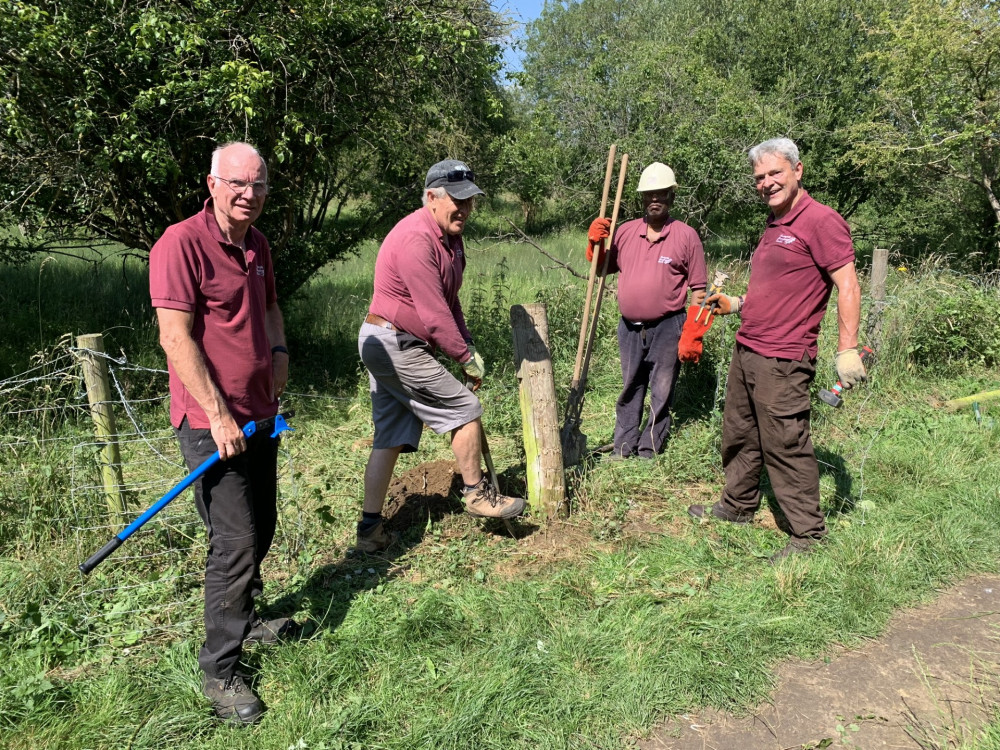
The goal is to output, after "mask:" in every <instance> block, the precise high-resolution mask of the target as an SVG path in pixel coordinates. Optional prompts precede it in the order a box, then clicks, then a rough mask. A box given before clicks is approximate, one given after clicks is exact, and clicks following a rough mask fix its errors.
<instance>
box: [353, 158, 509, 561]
mask: <svg viewBox="0 0 1000 750" xmlns="http://www.w3.org/2000/svg"><path fill="white" fill-rule="evenodd" d="M474 180H475V175H473V173H472V171H471V170H470V169H469V167H468V166H466V165H465V164H464V163H463V162H460V161H456V160H454V159H446V160H445V161H441V162H438V163H437V164H435V165H434V166H432V167H431V168H430V169H429V170H428V172H427V177H426V179H425V180H424V191H423V203H424V205H423V207H422V208H419V209H417V210H416V211H414V212H413V213H411V214H410V215H409V216H406V217H405V218H403V219H402V220H400V222H399V223H398V224H396V226H395V227H393V229H392V231H390V232H389V234H388V235H387V236H386V238H385V240H384V241H383V242H382V246H381V247H380V248H379V251H378V257H377V258H376V260H375V291H374V294H373V296H372V301H371V305H370V306H369V308H368V315H367V317H366V318H365V320H364V323H362V325H361V330H360V332H359V334H358V350H359V352H360V354H361V360H362V362H364V364H365V367H366V368H367V369H368V377H369V386H370V390H371V398H372V420H373V421H374V423H375V437H374V439H373V441H372V452H371V455H370V456H369V458H368V465H367V466H366V467H365V499H364V506H363V508H362V518H361V521H360V522H359V523H358V537H357V549H358V550H359V551H361V552H366V553H367V552H377V551H379V550H383V549H385V548H387V547H389V546H390V545H391V544H392V543H393V542H394V541H395V540H396V539H397V538H398V534H397V533H395V532H389V531H387V530H386V529H385V527H384V525H383V520H382V505H383V503H384V501H385V494H386V491H387V490H388V488H389V482H390V480H391V479H392V472H393V469H394V468H395V466H396V460H397V459H398V458H399V454H400V453H410V452H413V451H415V450H416V449H417V446H418V445H419V443H420V434H421V432H422V431H423V426H424V425H425V424H426V425H427V426H428V427H430V428H431V429H432V430H434V432H436V433H438V434H439V435H440V434H443V433H446V432H450V433H451V436H452V442H451V447H452V450H453V451H454V453H455V460H456V462H457V463H458V467H459V470H460V471H461V474H462V481H463V482H464V483H465V488H464V492H463V496H464V497H463V500H464V502H465V509H466V512H468V513H469V514H471V515H473V516H478V517H487V518H513V517H514V516H517V515H520V514H521V512H522V511H523V510H524V500H523V499H521V498H515V497H507V496H505V495H501V494H499V493H498V492H496V490H495V489H494V488H493V486H492V485H491V484H490V482H489V480H488V479H487V478H486V477H485V476H484V475H483V471H482V465H481V458H480V457H481V455H482V445H481V441H480V430H481V429H482V428H481V426H480V417H481V416H482V413H483V407H482V405H481V404H480V403H479V399H478V398H477V397H476V395H475V394H474V393H473V392H472V390H470V389H469V388H466V387H465V386H463V385H462V383H460V382H459V381H458V380H457V379H456V378H455V377H454V376H453V375H452V374H451V373H450V372H448V370H446V369H445V368H444V367H443V366H442V365H441V363H440V362H438V361H437V359H435V357H434V354H435V352H436V351H437V350H438V349H440V350H441V351H442V352H444V354H446V355H447V356H448V357H450V358H451V359H453V360H455V361H456V362H458V363H459V364H460V365H461V367H462V370H463V371H464V373H465V376H466V378H467V379H468V380H469V381H470V382H476V383H478V382H479V381H481V380H482V377H483V359H482V357H481V356H480V355H479V353H478V352H477V351H476V347H475V346H474V345H473V343H472V334H470V333H469V329H468V328H467V327H466V324H465V315H464V314H463V313H462V305H461V303H460V302H459V299H458V290H459V289H460V288H461V286H462V274H463V272H464V270H465V247H464V245H463V244H462V232H463V231H464V230H465V222H466V221H467V220H468V218H469V214H470V213H471V212H472V209H473V204H474V201H475V197H476V196H477V195H482V194H483V191H482V190H480V189H479V188H478V187H477V186H476V184H475V182H474Z"/></svg>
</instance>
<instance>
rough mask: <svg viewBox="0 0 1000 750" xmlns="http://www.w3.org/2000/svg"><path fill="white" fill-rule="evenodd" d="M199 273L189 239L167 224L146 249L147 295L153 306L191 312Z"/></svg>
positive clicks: (194, 301)
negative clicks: (160, 234) (147, 251)
mask: <svg viewBox="0 0 1000 750" xmlns="http://www.w3.org/2000/svg"><path fill="white" fill-rule="evenodd" d="M199 276H200V271H199V269H198V264H197V261H196V260H195V254H194V253H193V252H192V248H191V246H190V242H189V241H187V240H186V239H185V238H184V237H183V236H178V232H177V231H176V230H174V228H173V227H168V228H167V231H166V232H164V233H163V236H162V237H160V239H159V240H157V241H156V244H155V245H153V248H152V249H151V250H150V251H149V296H150V299H151V300H152V305H153V307H163V308H166V309H170V310H181V311H184V312H192V311H193V310H194V309H195V304H196V300H197V299H198V279H199Z"/></svg>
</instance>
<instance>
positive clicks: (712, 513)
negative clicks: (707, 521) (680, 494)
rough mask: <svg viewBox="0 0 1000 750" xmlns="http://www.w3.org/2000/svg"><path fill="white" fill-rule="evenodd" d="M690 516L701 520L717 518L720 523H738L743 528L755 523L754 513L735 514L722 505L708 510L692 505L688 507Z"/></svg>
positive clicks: (716, 505) (717, 504) (701, 506)
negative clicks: (752, 522)
mask: <svg viewBox="0 0 1000 750" xmlns="http://www.w3.org/2000/svg"><path fill="white" fill-rule="evenodd" d="M688 515H689V516H691V517H692V518H697V519H699V520H702V519H704V518H717V519H719V520H720V521H726V522H728V523H736V524H740V525H741V526H742V525H746V524H748V523H750V522H751V521H753V513H733V511H731V510H729V509H728V508H726V506H724V505H723V504H722V503H716V504H715V505H713V506H712V507H711V508H706V507H705V506H704V505H690V506H688Z"/></svg>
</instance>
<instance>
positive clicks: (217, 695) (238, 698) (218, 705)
mask: <svg viewBox="0 0 1000 750" xmlns="http://www.w3.org/2000/svg"><path fill="white" fill-rule="evenodd" d="M201 692H202V694H203V695H204V696H205V697H206V698H208V699H209V700H210V701H212V709H213V710H214V711H215V715H216V716H218V717H219V718H220V719H225V720H226V721H231V722H233V723H234V724H256V723H257V722H258V721H260V717H261V716H263V715H264V711H265V708H264V703H263V702H262V701H261V699H260V698H258V697H257V694H256V693H255V692H254V691H253V690H252V689H251V687H250V686H249V685H247V684H246V682H244V681H243V677H241V676H240V675H238V674H234V675H232V676H231V677H224V678H216V677H209V676H208V675H203V677H202V681H201Z"/></svg>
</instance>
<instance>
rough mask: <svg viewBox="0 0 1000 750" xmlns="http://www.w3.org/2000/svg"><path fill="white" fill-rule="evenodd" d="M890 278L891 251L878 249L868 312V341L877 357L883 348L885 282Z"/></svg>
mask: <svg viewBox="0 0 1000 750" xmlns="http://www.w3.org/2000/svg"><path fill="white" fill-rule="evenodd" d="M888 276H889V251H888V250H886V249H885V248H881V247H877V248H875V251H874V252H873V253H872V278H871V297H872V306H871V307H870V308H869V310H868V341H869V343H870V345H871V348H872V349H874V350H875V354H876V356H877V355H878V353H879V350H880V349H881V347H882V313H883V311H884V310H885V306H886V302H885V282H886V279H887V278H888Z"/></svg>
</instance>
